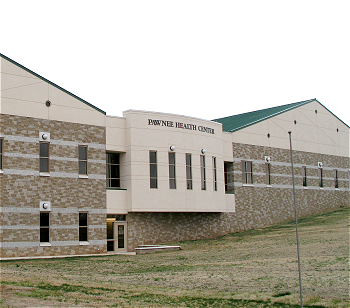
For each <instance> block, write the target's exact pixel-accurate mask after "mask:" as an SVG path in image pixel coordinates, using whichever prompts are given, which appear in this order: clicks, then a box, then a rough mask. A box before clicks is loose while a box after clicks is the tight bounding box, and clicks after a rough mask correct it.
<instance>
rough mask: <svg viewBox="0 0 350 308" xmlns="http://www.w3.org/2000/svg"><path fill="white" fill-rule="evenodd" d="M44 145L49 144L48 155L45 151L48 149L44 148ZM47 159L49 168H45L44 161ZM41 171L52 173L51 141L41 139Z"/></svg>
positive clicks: (41, 172)
mask: <svg viewBox="0 0 350 308" xmlns="http://www.w3.org/2000/svg"><path fill="white" fill-rule="evenodd" d="M44 145H47V155H42V154H46V153H43V152H44V151H45V150H46V149H44V148H43V146H44ZM44 161H47V168H44V167H45V165H43V164H42V162H44ZM39 173H40V174H49V173H50V142H49V141H40V142H39Z"/></svg>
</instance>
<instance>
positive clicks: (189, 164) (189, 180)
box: [186, 154, 192, 189]
mask: <svg viewBox="0 0 350 308" xmlns="http://www.w3.org/2000/svg"><path fill="white" fill-rule="evenodd" d="M186 181H187V189H192V155H191V154H186Z"/></svg>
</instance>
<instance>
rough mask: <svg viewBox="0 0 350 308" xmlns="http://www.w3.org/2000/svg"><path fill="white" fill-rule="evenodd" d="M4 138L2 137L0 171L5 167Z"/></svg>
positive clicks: (0, 141) (0, 140) (0, 143)
mask: <svg viewBox="0 0 350 308" xmlns="http://www.w3.org/2000/svg"><path fill="white" fill-rule="evenodd" d="M3 151H4V138H0V171H2V169H3Z"/></svg>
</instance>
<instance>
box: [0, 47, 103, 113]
mask: <svg viewBox="0 0 350 308" xmlns="http://www.w3.org/2000/svg"><path fill="white" fill-rule="evenodd" d="M0 57H2V58H3V59H5V60H7V61H9V62H11V63H12V64H14V65H16V66H18V67H20V68H21V69H23V70H25V71H27V72H28V73H30V74H32V75H34V76H36V77H38V78H40V79H41V80H43V81H45V82H47V83H49V84H50V85H52V86H54V87H55V88H57V89H59V90H61V91H63V92H65V93H66V94H68V95H70V96H72V97H74V98H75V99H77V100H79V101H81V102H83V103H84V104H86V105H88V106H89V107H92V108H94V109H95V110H97V111H99V112H101V113H103V114H106V112H105V111H103V110H102V109H100V108H98V107H96V106H94V105H92V104H90V103H89V102H87V101H86V100H84V99H82V98H80V97H79V96H76V95H75V94H73V93H72V92H69V91H67V90H66V89H64V88H62V87H60V86H59V85H57V84H55V83H53V82H52V81H50V80H48V79H46V78H44V77H43V76H40V75H39V74H37V73H35V72H33V71H32V70H30V69H29V68H26V67H25V66H23V65H22V64H19V63H18V62H16V61H14V60H12V59H10V58H9V57H6V56H5V55H3V54H2V53H0Z"/></svg>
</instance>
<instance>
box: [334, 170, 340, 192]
mask: <svg viewBox="0 0 350 308" xmlns="http://www.w3.org/2000/svg"><path fill="white" fill-rule="evenodd" d="M334 188H335V189H339V177H338V169H334Z"/></svg>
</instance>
